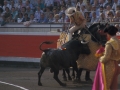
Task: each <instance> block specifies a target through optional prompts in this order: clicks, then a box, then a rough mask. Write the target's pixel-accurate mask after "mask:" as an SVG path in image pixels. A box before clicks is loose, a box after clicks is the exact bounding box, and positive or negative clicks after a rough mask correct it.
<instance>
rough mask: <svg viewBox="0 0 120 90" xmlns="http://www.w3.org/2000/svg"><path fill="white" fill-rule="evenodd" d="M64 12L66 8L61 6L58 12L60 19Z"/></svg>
mask: <svg viewBox="0 0 120 90" xmlns="http://www.w3.org/2000/svg"><path fill="white" fill-rule="evenodd" d="M65 10H66V6H62V7H61V10H60V12H59V15H60V17H61V16H62V13H65Z"/></svg>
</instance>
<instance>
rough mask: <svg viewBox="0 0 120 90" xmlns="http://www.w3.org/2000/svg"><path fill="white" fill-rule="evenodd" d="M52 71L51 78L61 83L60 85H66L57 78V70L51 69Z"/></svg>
mask: <svg viewBox="0 0 120 90" xmlns="http://www.w3.org/2000/svg"><path fill="white" fill-rule="evenodd" d="M53 71H54V76H53V78H54V79H55V80H56V81H57V82H58V83H59V84H60V85H61V86H66V84H65V83H62V82H61V81H60V80H59V78H58V74H59V70H53Z"/></svg>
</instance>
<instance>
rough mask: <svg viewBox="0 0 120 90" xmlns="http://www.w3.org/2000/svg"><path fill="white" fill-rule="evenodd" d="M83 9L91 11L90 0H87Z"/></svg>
mask: <svg viewBox="0 0 120 90" xmlns="http://www.w3.org/2000/svg"><path fill="white" fill-rule="evenodd" d="M85 7H86V9H87V11H91V8H92V5H91V4H90V0H87V3H86V5H85Z"/></svg>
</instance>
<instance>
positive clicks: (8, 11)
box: [3, 7, 11, 19]
mask: <svg viewBox="0 0 120 90" xmlns="http://www.w3.org/2000/svg"><path fill="white" fill-rule="evenodd" d="M3 13H4V17H5V18H6V19H7V18H8V17H9V16H10V14H11V13H10V10H9V8H8V7H6V8H5V11H4V12H3Z"/></svg>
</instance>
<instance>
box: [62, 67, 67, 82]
mask: <svg viewBox="0 0 120 90" xmlns="http://www.w3.org/2000/svg"><path fill="white" fill-rule="evenodd" d="M62 76H63V80H64V81H67V77H66V73H65V69H63V73H62Z"/></svg>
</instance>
